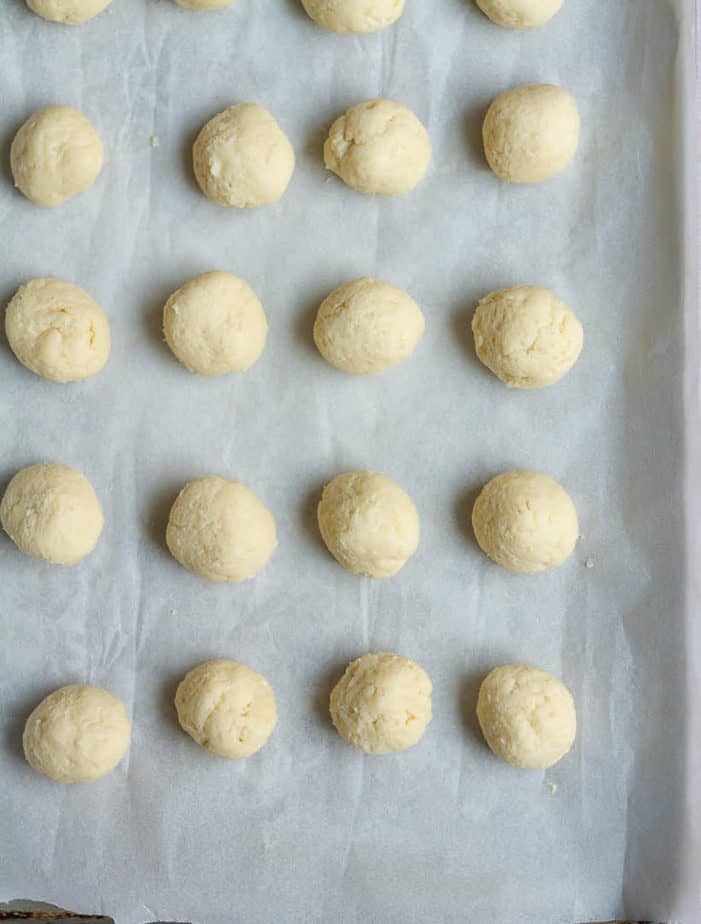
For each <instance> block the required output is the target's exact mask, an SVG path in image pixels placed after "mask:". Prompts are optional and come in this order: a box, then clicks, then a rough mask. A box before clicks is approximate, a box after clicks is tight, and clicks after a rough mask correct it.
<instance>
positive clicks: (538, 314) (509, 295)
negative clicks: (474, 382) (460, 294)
mask: <svg viewBox="0 0 701 924" xmlns="http://www.w3.org/2000/svg"><path fill="white" fill-rule="evenodd" d="M472 332H473V334H474V335H475V350H476V351H477V355H478V356H479V358H480V360H481V361H482V362H483V363H484V364H485V366H486V367H487V368H488V369H491V370H492V372H493V373H494V374H495V375H497V376H499V378H500V379H501V380H502V382H505V383H506V384H507V385H509V386H512V387H514V388H543V387H545V386H546V385H552V384H553V383H555V382H557V381H558V380H559V379H561V378H562V376H563V375H564V374H565V373H566V372H568V371H569V370H570V369H571V368H572V366H573V365H574V364H575V363H576V361H577V359H578V358H579V354H580V353H581V352H582V344H583V342H584V332H583V331H582V325H581V324H580V323H579V321H578V320H577V318H576V317H575V315H574V314H573V313H572V312H571V311H570V309H569V308H568V307H567V305H566V304H565V303H564V302H563V301H562V300H561V299H559V298H558V297H557V296H556V295H553V293H552V292H548V290H547V289H541V288H538V287H537V286H514V287H513V288H511V289H502V290H501V291H500V292H492V293H491V294H490V295H487V296H486V297H485V298H483V299H482V301H481V302H480V303H479V305H478V306H477V311H476V312H475V315H474V317H473V319H472Z"/></svg>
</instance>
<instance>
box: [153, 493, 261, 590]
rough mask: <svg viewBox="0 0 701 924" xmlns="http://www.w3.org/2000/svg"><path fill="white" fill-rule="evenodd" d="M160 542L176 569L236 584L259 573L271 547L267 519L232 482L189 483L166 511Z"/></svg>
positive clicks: (250, 495)
mask: <svg viewBox="0 0 701 924" xmlns="http://www.w3.org/2000/svg"><path fill="white" fill-rule="evenodd" d="M166 542H167V544H168V548H169V549H170V551H171V553H172V555H173V557H174V558H175V559H177V560H178V561H179V562H180V564H181V565H182V566H183V567H184V568H187V569H188V571H192V573H193V574H196V575H198V576H199V577H202V578H206V580H208V581H228V582H231V583H236V584H237V583H239V581H245V580H247V578H250V577H253V575H254V574H255V573H256V572H257V571H260V569H261V568H262V567H263V565H264V564H265V563H266V562H267V561H268V559H269V558H270V556H271V555H272V554H273V551H274V550H275V547H276V546H277V533H276V530H275V520H274V519H273V515H272V514H271V513H270V511H269V510H267V509H266V508H265V507H264V506H263V504H262V503H261V502H260V501H259V500H258V498H257V497H256V495H255V494H254V493H253V491H250V490H249V489H248V488H247V487H246V486H245V485H243V484H240V483H239V482H238V481H231V480H230V479H228V478H219V477H218V476H217V475H206V476H205V477H204V478H198V479H196V480H195V481H190V482H189V483H188V484H186V485H185V487H184V488H183V489H182V491H181V492H180V494H178V496H177V498H176V501H175V503H174V504H173V507H172V509H171V511H170V518H169V519H168V529H167V530H166Z"/></svg>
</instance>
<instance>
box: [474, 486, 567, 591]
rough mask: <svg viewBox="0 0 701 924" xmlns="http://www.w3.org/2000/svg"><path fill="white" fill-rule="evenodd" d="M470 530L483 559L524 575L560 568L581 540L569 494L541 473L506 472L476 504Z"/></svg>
mask: <svg viewBox="0 0 701 924" xmlns="http://www.w3.org/2000/svg"><path fill="white" fill-rule="evenodd" d="M472 527H473V529H474V531H475V536H476V538H477V542H478V543H479V544H480V547H481V549H482V551H483V552H485V554H487V555H489V557H490V558H491V559H492V560H493V561H495V562H496V563H497V564H499V565H501V566H502V567H503V568H506V569H507V570H508V571H517V572H521V573H524V574H534V573H535V572H536V571H544V570H545V569H546V568H552V567H553V566H555V565H561V564H562V563H563V562H564V561H565V559H567V558H568V557H569V556H570V555H571V554H572V551H573V549H574V547H575V544H576V542H577V538H578V536H579V523H578V522H577V511H576V510H575V508H574V504H573V503H572V499H571V498H570V496H569V494H568V493H567V491H565V489H564V488H563V487H561V486H560V485H559V484H558V483H557V482H556V481H553V479H552V478H548V476H547V475H542V474H540V472H506V473H505V474H503V475H497V477H496V478H492V480H491V481H489V482H487V484H486V485H485V486H484V487H483V488H482V491H481V492H480V495H479V497H478V498H477V500H476V501H475V506H474V508H473V510H472Z"/></svg>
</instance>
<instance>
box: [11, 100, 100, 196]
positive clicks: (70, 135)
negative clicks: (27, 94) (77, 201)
mask: <svg viewBox="0 0 701 924" xmlns="http://www.w3.org/2000/svg"><path fill="white" fill-rule="evenodd" d="M103 160H104V152H103V148H102V141H101V140H100V136H99V135H98V133H97V132H96V131H95V128H94V127H93V125H92V123H91V122H90V120H89V119H87V118H86V117H85V116H84V115H83V114H82V113H80V112H78V111H77V110H76V109H71V107H70V106H49V107H48V108H47V109H40V110H38V111H37V112H35V113H34V115H32V116H30V117H29V119H27V121H26V122H25V123H24V125H23V126H22V127H21V128H20V129H19V131H18V132H17V134H16V135H15V137H14V140H13V141H12V146H11V148H10V167H11V168H12V176H13V177H14V181H15V186H16V187H17V188H18V189H19V190H20V192H22V193H24V195H25V196H26V197H27V198H28V199H31V201H32V202H34V204H35V205H42V206H45V207H46V208H55V207H56V206H59V205H62V204H63V203H64V202H65V201H66V200H67V199H70V198H72V197H73V196H75V195H77V194H78V193H80V192H83V191H84V190H86V189H88V188H89V187H90V186H92V185H93V183H94V182H95V180H96V179H97V176H98V174H99V173H100V171H101V170H102V164H103Z"/></svg>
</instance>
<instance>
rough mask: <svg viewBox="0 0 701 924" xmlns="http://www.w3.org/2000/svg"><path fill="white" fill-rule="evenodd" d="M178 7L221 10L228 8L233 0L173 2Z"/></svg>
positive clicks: (185, 0)
mask: <svg viewBox="0 0 701 924" xmlns="http://www.w3.org/2000/svg"><path fill="white" fill-rule="evenodd" d="M175 2H176V3H177V4H179V5H180V6H184V7H185V8H186V9H188V10H221V9H223V8H224V7H225V6H230V5H231V4H232V3H233V2H234V0H175Z"/></svg>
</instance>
